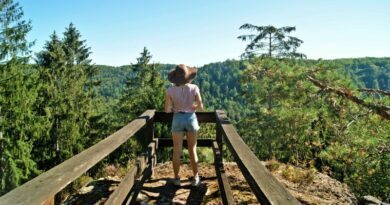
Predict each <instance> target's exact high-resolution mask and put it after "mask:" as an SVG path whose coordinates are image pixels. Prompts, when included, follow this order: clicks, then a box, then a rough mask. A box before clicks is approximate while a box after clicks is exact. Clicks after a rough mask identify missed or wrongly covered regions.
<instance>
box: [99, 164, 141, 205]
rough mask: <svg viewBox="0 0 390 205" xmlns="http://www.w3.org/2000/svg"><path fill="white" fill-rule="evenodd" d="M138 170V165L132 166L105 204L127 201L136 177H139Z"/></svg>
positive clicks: (114, 204)
mask: <svg viewBox="0 0 390 205" xmlns="http://www.w3.org/2000/svg"><path fill="white" fill-rule="evenodd" d="M137 172H138V167H137V166H135V167H132V168H131V169H130V170H129V172H128V173H127V174H126V176H125V177H124V178H123V179H122V181H121V183H120V184H119V185H118V187H117V188H116V189H115V191H114V192H113V193H112V194H111V195H110V197H109V198H108V199H107V201H106V202H105V203H104V204H106V205H111V204H113V205H116V204H122V203H123V202H124V201H125V199H126V197H127V195H128V194H129V192H130V190H131V188H133V186H134V183H135V179H136V177H137Z"/></svg>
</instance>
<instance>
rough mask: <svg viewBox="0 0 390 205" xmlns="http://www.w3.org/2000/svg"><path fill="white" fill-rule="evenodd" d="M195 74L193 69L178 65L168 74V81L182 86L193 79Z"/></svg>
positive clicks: (195, 70)
mask: <svg viewBox="0 0 390 205" xmlns="http://www.w3.org/2000/svg"><path fill="white" fill-rule="evenodd" d="M196 72H197V69H196V68H195V67H189V66H186V65H184V64H180V65H177V66H176V67H175V68H174V69H172V70H171V71H170V72H169V73H168V80H169V81H170V82H171V83H173V84H175V85H184V84H186V83H189V82H191V81H192V80H193V79H194V78H195V76H196Z"/></svg>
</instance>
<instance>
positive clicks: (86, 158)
mask: <svg viewBox="0 0 390 205" xmlns="http://www.w3.org/2000/svg"><path fill="white" fill-rule="evenodd" d="M154 113H155V111H154V110H147V111H145V112H144V113H143V114H142V115H141V116H139V117H138V118H136V119H135V120H133V121H132V122H130V123H129V124H128V125H126V126H125V127H123V128H122V129H120V130H118V131H117V132H115V133H114V134H112V135H110V136H108V137H107V138H105V139H104V140H102V141H100V142H99V143H97V144H96V145H94V146H92V147H90V148H88V149H86V150H84V151H83V152H81V153H79V154H77V155H75V156H74V157H72V158H70V159H68V160H66V161H65V162H63V163H61V164H59V165H57V166H56V167H54V168H52V169H50V170H49V171H47V172H45V173H42V174H41V175H39V176H37V177H35V178H34V179H32V180H30V181H28V182H26V183H25V184H24V185H22V186H19V187H17V188H16V189H14V190H12V191H10V192H9V193H7V194H5V195H4V196H2V197H1V198H0V204H7V205H12V204H41V203H42V202H44V201H45V200H47V199H49V198H50V197H52V196H54V195H55V194H56V193H58V192H59V191H61V190H62V189H63V188H65V187H66V186H67V185H68V184H70V183H71V182H72V181H73V180H75V179H76V178H78V177H79V176H81V175H82V174H83V173H85V172H86V171H87V170H88V169H90V168H91V167H92V166H94V165H95V164H96V163H98V162H99V161H100V160H102V159H103V158H104V157H106V156H107V155H108V154H110V153H111V152H112V151H114V150H115V149H117V148H118V147H119V146H120V145H121V144H123V143H124V142H126V141H127V140H128V139H129V138H130V137H131V136H133V135H134V134H135V133H136V132H137V131H138V130H139V129H140V128H141V127H143V126H144V125H145V124H146V122H147V121H148V120H149V119H151V118H152V117H153V115H154Z"/></svg>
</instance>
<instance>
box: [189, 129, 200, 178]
mask: <svg viewBox="0 0 390 205" xmlns="http://www.w3.org/2000/svg"><path fill="white" fill-rule="evenodd" d="M197 137H198V132H196V131H195V132H187V144H188V154H189V155H190V163H191V168H192V173H193V174H194V176H196V175H198V154H197V153H196V144H197Z"/></svg>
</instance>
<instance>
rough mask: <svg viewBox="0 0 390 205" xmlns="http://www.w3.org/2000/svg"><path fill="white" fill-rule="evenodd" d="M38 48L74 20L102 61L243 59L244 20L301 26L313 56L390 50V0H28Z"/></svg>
mask: <svg viewBox="0 0 390 205" xmlns="http://www.w3.org/2000/svg"><path fill="white" fill-rule="evenodd" d="M18 2H19V3H20V5H21V6H22V7H23V10H24V14H25V16H24V18H25V19H29V20H31V22H32V26H33V29H32V31H31V32H30V33H29V35H28V38H29V40H35V41H36V43H35V45H34V47H33V48H32V49H33V51H34V52H38V51H40V50H41V49H42V47H43V45H44V43H45V42H46V41H47V40H48V39H49V36H50V34H52V33H53V31H56V32H57V33H59V34H62V33H63V32H64V30H65V27H67V26H68V25H69V23H70V22H73V23H74V24H75V26H76V28H77V29H78V30H79V31H80V32H81V34H82V38H83V39H85V40H86V41H87V45H88V46H90V47H91V50H92V54H91V59H92V61H93V62H94V63H96V64H105V65H115V66H118V65H125V64H130V63H135V62H136V58H137V57H139V53H140V52H141V51H142V49H143V47H144V46H146V47H147V48H148V49H149V50H150V52H151V54H152V55H153V61H154V62H159V63H175V64H177V63H184V64H189V65H194V66H201V65H203V64H207V63H211V62H217V61H224V60H226V59H239V56H240V54H241V53H242V52H243V50H244V48H245V45H246V43H245V42H241V41H239V40H238V39H237V36H239V35H242V34H246V33H247V31H245V30H239V29H238V28H239V27H240V26H241V25H242V24H244V23H251V24H255V25H274V26H277V27H281V26H296V29H297V30H296V32H293V33H292V34H291V35H292V36H296V37H298V38H300V39H302V40H303V41H304V43H303V45H302V46H301V47H300V49H299V51H300V52H303V53H305V54H306V55H307V56H308V58H312V59H317V58H324V59H333V58H349V57H365V56H372V57H384V56H390V1H387V0H372V1H367V0H366V1H363V0H354V1H352V0H351V1H347V0H344V1H342V0H339V1H336V0H327V1H325V0H324V1H320V0H300V1H298V0H274V1H261V0H241V1H239V0H212V1H210V0H197V1H190V0H187V1H186V0H164V1H163V0H160V1H157V0H155V1H152V0H127V1H125V0H111V1H107V0H105V1H104V0H66V1H65V0H62V1H60V0H36V1H32V0H21V1H18Z"/></svg>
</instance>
